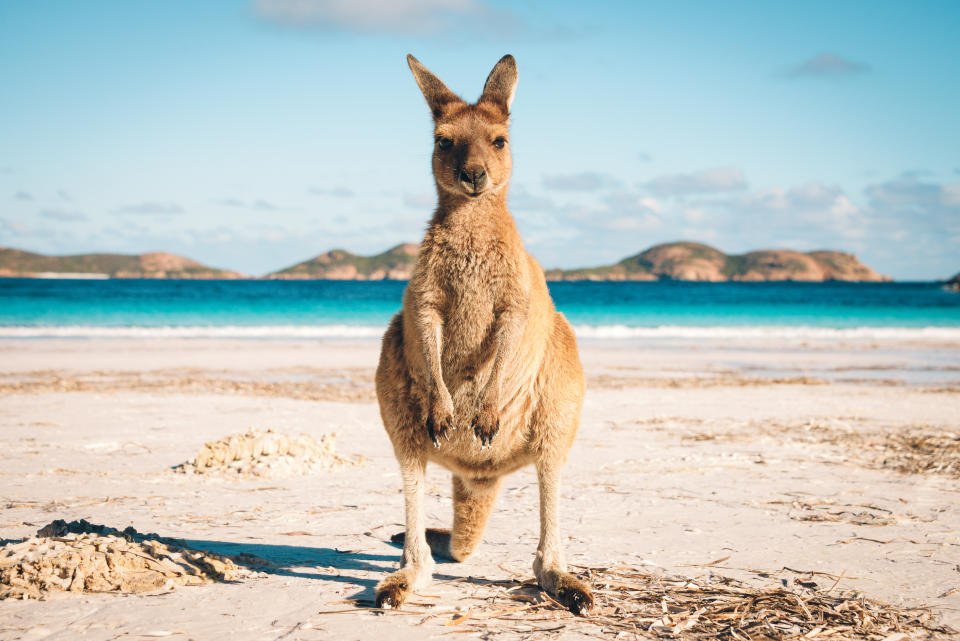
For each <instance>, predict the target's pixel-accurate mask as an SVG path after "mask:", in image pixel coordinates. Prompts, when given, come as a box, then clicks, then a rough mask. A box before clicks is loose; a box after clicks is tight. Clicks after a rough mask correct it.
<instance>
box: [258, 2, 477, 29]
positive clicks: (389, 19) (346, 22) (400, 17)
mask: <svg viewBox="0 0 960 641" xmlns="http://www.w3.org/2000/svg"><path fill="white" fill-rule="evenodd" d="M254 9H255V10H256V12H257V13H258V14H259V15H260V16H262V17H263V18H265V19H267V20H270V21H273V22H279V23H283V24H288V25H295V26H302V27H317V28H321V29H348V30H352V31H360V32H374V33H402V34H419V35H423V34H429V33H439V32H444V31H449V30H452V29H456V28H462V27H469V26H470V23H471V22H472V21H477V20H480V21H485V20H487V19H488V18H489V17H490V15H491V13H492V12H491V11H490V10H489V9H488V8H487V7H486V6H485V5H483V4H482V3H480V2H477V1H476V0H255V1H254Z"/></svg>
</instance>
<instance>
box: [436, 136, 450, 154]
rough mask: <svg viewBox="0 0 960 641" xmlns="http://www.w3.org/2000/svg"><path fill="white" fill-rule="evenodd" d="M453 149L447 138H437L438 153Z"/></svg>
mask: <svg viewBox="0 0 960 641" xmlns="http://www.w3.org/2000/svg"><path fill="white" fill-rule="evenodd" d="M450 147H453V141H452V140H450V139H449V138H437V149H439V150H440V151H446V150H447V149H450Z"/></svg>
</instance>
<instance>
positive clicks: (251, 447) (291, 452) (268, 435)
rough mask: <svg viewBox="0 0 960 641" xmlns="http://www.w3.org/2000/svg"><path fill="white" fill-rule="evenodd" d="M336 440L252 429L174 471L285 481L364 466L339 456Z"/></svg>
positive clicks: (209, 446)
mask: <svg viewBox="0 0 960 641" xmlns="http://www.w3.org/2000/svg"><path fill="white" fill-rule="evenodd" d="M336 437H337V435H336V434H324V435H323V436H321V437H320V440H319V441H318V440H317V439H315V438H313V437H312V436H310V435H308V434H299V435H295V436H291V435H287V434H280V433H277V432H274V431H273V430H266V431H262V430H256V429H251V430H250V431H248V432H246V433H245V434H233V435H231V436H228V437H226V438H224V439H221V440H219V441H211V442H210V443H207V444H206V445H204V446H203V449H201V450H200V452H199V453H198V454H197V456H196V457H195V458H193V459H191V460H189V461H187V462H185V463H181V464H180V465H177V466H176V467H175V468H173V469H174V471H176V472H180V473H183V474H214V475H220V476H231V477H237V476H255V477H283V476H302V475H304V474H309V473H311V472H314V471H317V470H338V469H342V468H344V467H349V466H353V465H360V464H361V463H363V457H355V458H349V457H344V456H340V455H339V454H337V453H336V451H335V450H336V448H335V443H336Z"/></svg>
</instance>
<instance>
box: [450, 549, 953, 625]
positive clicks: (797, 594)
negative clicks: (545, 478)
mask: <svg viewBox="0 0 960 641" xmlns="http://www.w3.org/2000/svg"><path fill="white" fill-rule="evenodd" d="M580 569H581V572H580V576H581V578H583V579H585V580H587V581H589V582H590V583H591V584H592V586H593V590H594V596H595V598H596V607H595V609H594V612H593V613H592V614H591V615H590V616H589V617H586V618H579V617H575V616H573V615H571V614H570V613H569V612H568V611H566V610H565V609H564V608H563V607H562V606H560V605H559V604H557V603H556V602H555V601H554V600H553V599H550V598H549V597H548V596H547V595H546V594H544V593H543V592H540V591H539V590H538V589H537V588H536V582H535V580H527V581H517V580H514V581H504V582H497V585H498V586H499V590H498V594H497V598H495V599H491V600H489V601H488V602H489V603H490V604H491V606H490V607H489V608H484V609H473V610H470V611H468V612H456V613H452V616H451V618H449V619H448V620H447V621H446V622H445V625H447V626H463V627H464V628H469V629H472V630H475V631H478V632H479V631H482V632H483V633H484V636H485V638H491V637H494V636H497V635H498V634H504V633H516V632H529V633H538V632H544V633H546V632H549V633H550V634H548V635H546V636H554V634H556V635H559V636H562V635H563V634H564V633H565V632H573V631H577V632H581V633H586V634H592V635H593V636H597V637H599V638H656V639H690V640H693V639H731V640H750V639H777V640H781V639H783V640H787V639H813V638H817V639H827V638H830V639H865V640H873V641H883V640H887V641H892V640H893V639H906V638H910V639H940V638H948V637H951V636H953V635H956V634H957V631H955V630H953V629H951V628H950V627H948V626H946V625H943V624H941V623H939V621H938V619H937V617H936V616H935V615H934V614H933V613H932V612H931V611H930V610H928V609H927V608H923V607H916V608H901V607H896V606H892V605H888V604H885V603H882V602H880V601H875V600H873V599H868V598H866V597H864V596H863V595H861V594H858V593H855V592H842V593H841V592H835V591H834V590H835V588H836V585H837V582H834V584H833V585H832V586H831V587H830V588H829V589H826V590H822V589H820V588H819V587H818V586H817V585H816V583H815V582H813V581H809V580H802V579H800V578H799V577H798V578H796V579H794V581H793V583H792V584H789V585H784V584H783V583H778V584H775V585H772V586H767V587H753V586H750V585H748V584H746V583H743V582H741V581H737V580H735V579H731V578H729V577H724V576H718V575H715V574H711V575H709V576H707V577H701V578H689V577H681V576H669V575H664V574H658V573H654V572H646V571H643V570H638V569H635V568H629V567H616V568H580ZM504 600H505V601H506V602H507V603H509V604H511V605H508V604H505V603H503V601H504ZM516 602H523V603H525V604H527V605H524V606H519V607H518V606H517V605H516ZM545 622H550V623H553V627H550V628H545V627H542V626H541V624H543V623H545ZM557 623H559V624H560V625H559V626H558V625H556V624H557Z"/></svg>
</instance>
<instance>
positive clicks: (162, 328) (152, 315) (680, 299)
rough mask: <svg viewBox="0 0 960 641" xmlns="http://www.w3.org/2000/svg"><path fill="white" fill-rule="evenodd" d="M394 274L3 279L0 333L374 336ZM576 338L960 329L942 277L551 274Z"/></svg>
mask: <svg viewBox="0 0 960 641" xmlns="http://www.w3.org/2000/svg"><path fill="white" fill-rule="evenodd" d="M405 287H406V283H404V282H397V281H375V282H357V281H323V280H316V281H270V280H262V281H258V280H239V281H237V280H234V281H188V280H124V279H116V280H86V279H83V280H68V279H49V280H47V279H16V278H4V279H0V337H5V338H48V337H77V338H83V337H102V336H117V337H140V336H142V337H164V336H169V337H229V338H244V337H247V338H376V337H379V336H380V335H381V334H382V332H383V329H384V328H385V327H386V324H387V322H388V321H389V319H390V317H391V316H392V315H393V314H394V313H396V311H397V310H398V309H399V308H400V302H401V299H402V296H403V290H404V288H405ZM550 292H551V294H552V295H553V299H554V301H555V303H556V306H557V308H558V309H559V310H560V311H561V312H563V313H564V314H565V315H566V316H567V318H568V319H569V320H570V322H571V323H572V324H573V325H574V327H575V328H576V330H577V333H578V335H579V336H581V337H583V338H630V337H657V336H663V337H674V338H686V337H689V338H696V337H716V338H723V337H724V336H731V337H735V336H809V337H830V336H864V337H876V338H882V337H885V336H888V337H897V336H902V337H911V336H914V337H920V336H927V337H931V338H943V339H948V340H960V294H955V293H951V292H948V291H946V290H945V289H944V288H943V286H942V285H941V284H939V283H833V282H829V283H790V282H786V283H694V282H674V281H657V282H637V283H626V282H619V283H618V282H557V283H550Z"/></svg>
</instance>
